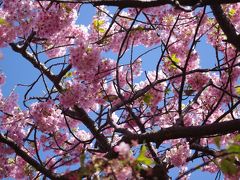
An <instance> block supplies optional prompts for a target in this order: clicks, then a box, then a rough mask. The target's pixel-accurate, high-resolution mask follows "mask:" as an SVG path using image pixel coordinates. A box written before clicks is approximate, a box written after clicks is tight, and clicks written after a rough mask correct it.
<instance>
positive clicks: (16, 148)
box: [0, 134, 65, 180]
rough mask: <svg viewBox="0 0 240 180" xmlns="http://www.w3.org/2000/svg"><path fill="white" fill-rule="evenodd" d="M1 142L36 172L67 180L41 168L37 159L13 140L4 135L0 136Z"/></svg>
mask: <svg viewBox="0 0 240 180" xmlns="http://www.w3.org/2000/svg"><path fill="white" fill-rule="evenodd" d="M0 142H1V143H4V144H7V145H8V146H9V147H11V148H12V149H13V150H14V151H15V153H16V154H17V155H18V156H20V157H21V158H23V159H24V160H25V161H26V162H27V163H29V164H30V165H31V166H33V167H34V168H35V169H36V170H38V171H40V172H41V173H42V174H44V175H45V176H47V177H48V178H50V179H53V180H55V179H56V180H57V179H61V180H65V178H62V177H61V178H60V177H59V176H58V175H56V174H54V173H53V172H51V171H49V170H48V169H46V168H45V167H44V166H41V165H40V164H39V163H38V162H37V161H36V160H35V159H33V158H32V157H30V156H29V155H28V154H27V153H26V152H25V151H23V150H22V149H21V148H20V147H19V146H18V145H17V144H16V143H15V142H14V141H13V140H12V139H10V138H7V137H4V136H3V135H2V134H0Z"/></svg>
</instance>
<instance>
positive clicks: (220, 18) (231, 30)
mask: <svg viewBox="0 0 240 180" xmlns="http://www.w3.org/2000/svg"><path fill="white" fill-rule="evenodd" d="M211 9H212V11H213V15H214V16H215V18H216V20H217V22H218V24H219V26H220V27H221V29H222V30H223V32H224V34H225V35H226V36H227V42H229V43H231V44H232V45H233V46H235V47H236V48H237V50H238V51H239V50H240V36H239V35H238V34H237V30H236V29H235V27H234V26H233V24H232V23H231V21H230V20H229V19H228V18H227V16H226V14H225V13H224V12H223V10H222V8H221V6H220V4H217V3H216V4H212V5H211Z"/></svg>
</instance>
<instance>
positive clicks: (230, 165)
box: [220, 158, 238, 175]
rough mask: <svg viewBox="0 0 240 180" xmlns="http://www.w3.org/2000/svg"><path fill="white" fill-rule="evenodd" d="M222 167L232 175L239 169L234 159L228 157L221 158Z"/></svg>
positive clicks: (224, 171) (223, 170)
mask: <svg viewBox="0 0 240 180" xmlns="http://www.w3.org/2000/svg"><path fill="white" fill-rule="evenodd" d="M220 169H221V170H222V172H223V173H226V174H230V175H233V174H236V173H237V172H238V169H237V167H236V165H235V164H234V161H233V160H232V159H227V158H225V159H222V160H221V163H220Z"/></svg>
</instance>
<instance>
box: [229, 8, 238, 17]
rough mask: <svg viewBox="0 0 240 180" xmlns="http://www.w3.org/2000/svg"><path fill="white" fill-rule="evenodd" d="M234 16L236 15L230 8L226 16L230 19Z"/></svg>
mask: <svg viewBox="0 0 240 180" xmlns="http://www.w3.org/2000/svg"><path fill="white" fill-rule="evenodd" d="M235 14H236V10H235V9H233V8H231V9H230V10H229V12H228V15H229V16H230V17H233V16H234V15H235Z"/></svg>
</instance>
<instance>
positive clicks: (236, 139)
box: [234, 134, 240, 142]
mask: <svg viewBox="0 0 240 180" xmlns="http://www.w3.org/2000/svg"><path fill="white" fill-rule="evenodd" d="M234 140H235V141H237V142H238V141H240V134H238V135H236V136H235V138H234Z"/></svg>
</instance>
